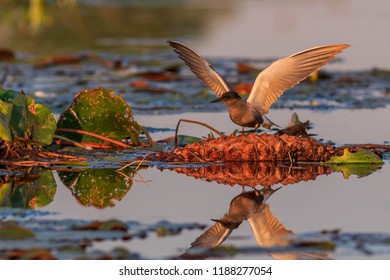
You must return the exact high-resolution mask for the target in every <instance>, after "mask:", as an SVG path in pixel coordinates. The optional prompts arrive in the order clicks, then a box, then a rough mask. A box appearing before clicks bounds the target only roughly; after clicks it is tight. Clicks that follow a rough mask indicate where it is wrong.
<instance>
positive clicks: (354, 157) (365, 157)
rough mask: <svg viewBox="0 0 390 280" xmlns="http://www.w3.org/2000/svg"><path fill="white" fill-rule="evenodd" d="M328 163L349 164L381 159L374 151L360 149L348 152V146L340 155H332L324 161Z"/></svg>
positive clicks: (377, 161)
mask: <svg viewBox="0 0 390 280" xmlns="http://www.w3.org/2000/svg"><path fill="white" fill-rule="evenodd" d="M326 163H328V164H349V163H381V164H383V160H382V159H381V158H380V157H379V156H378V155H376V154H375V153H373V152H371V151H369V150H365V149H361V150H359V151H357V152H350V151H349V150H348V148H345V149H344V154H343V155H342V156H332V157H331V158H330V160H328V161H326Z"/></svg>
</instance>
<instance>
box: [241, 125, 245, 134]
mask: <svg viewBox="0 0 390 280" xmlns="http://www.w3.org/2000/svg"><path fill="white" fill-rule="evenodd" d="M241 128H242V134H245V127H243V126H242V127H241Z"/></svg>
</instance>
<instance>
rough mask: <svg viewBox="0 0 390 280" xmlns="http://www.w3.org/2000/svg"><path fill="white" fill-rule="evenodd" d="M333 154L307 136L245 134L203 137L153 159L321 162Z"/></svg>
mask: <svg viewBox="0 0 390 280" xmlns="http://www.w3.org/2000/svg"><path fill="white" fill-rule="evenodd" d="M333 153H334V150H333V149H332V147H330V146H328V145H323V144H320V143H318V142H317V141H316V140H314V139H313V138H310V137H306V138H301V137H296V136H289V135H285V134H283V135H281V136H278V135H269V134H267V133H262V134H260V135H256V134H254V133H249V134H246V135H243V134H241V135H239V136H234V135H230V136H223V137H220V138H216V139H207V140H205V141H202V142H196V143H194V144H189V145H187V146H185V147H183V148H177V149H176V150H174V151H173V152H168V153H160V154H157V155H154V156H153V159H155V160H163V161H168V162H220V161H223V162H230V161H241V162H243V161H272V162H277V161H288V162H291V161H294V162H297V161H298V162H325V161H327V160H329V158H330V157H331V156H332V155H333Z"/></svg>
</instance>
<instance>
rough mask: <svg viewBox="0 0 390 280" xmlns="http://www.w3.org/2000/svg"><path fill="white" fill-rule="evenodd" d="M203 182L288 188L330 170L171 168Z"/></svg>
mask: <svg viewBox="0 0 390 280" xmlns="http://www.w3.org/2000/svg"><path fill="white" fill-rule="evenodd" d="M171 169H172V170H174V171H175V172H177V173H180V174H186V175H187V176H191V177H194V178H196V179H202V180H205V181H207V182H216V183H218V184H224V185H230V186H234V185H239V186H243V187H245V186H248V187H256V186H259V185H260V186H264V187H266V186H273V185H276V184H282V185H290V184H295V183H298V182H301V181H310V180H315V179H316V178H317V177H318V176H320V175H328V174H330V173H331V172H332V171H331V167H330V166H326V165H319V164H298V165H294V166H288V165H283V164H275V163H272V162H228V163H225V164H211V165H200V166H197V167H195V166H190V167H188V166H179V167H173V168H171Z"/></svg>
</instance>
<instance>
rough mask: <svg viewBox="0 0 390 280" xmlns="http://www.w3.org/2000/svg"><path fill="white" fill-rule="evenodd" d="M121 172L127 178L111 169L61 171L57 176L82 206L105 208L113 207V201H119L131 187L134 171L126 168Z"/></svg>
mask: <svg viewBox="0 0 390 280" xmlns="http://www.w3.org/2000/svg"><path fill="white" fill-rule="evenodd" d="M123 172H126V174H125V173H123V174H125V175H126V176H127V177H125V176H123V175H122V174H119V173H118V172H116V169H113V168H105V169H85V170H82V171H76V172H67V171H61V172H58V175H59V177H60V179H61V181H62V182H63V183H64V184H65V185H66V186H67V187H68V188H69V189H70V190H71V191H72V194H73V196H74V197H75V198H76V199H77V200H78V202H80V203H81V204H82V205H85V206H94V207H97V208H105V207H108V206H110V207H112V206H114V205H115V203H114V201H113V200H121V199H122V198H123V197H124V196H125V195H126V193H127V192H128V191H129V190H130V188H131V186H132V185H133V181H132V177H133V176H134V173H135V171H133V170H132V169H130V168H127V169H126V170H124V171H123Z"/></svg>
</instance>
